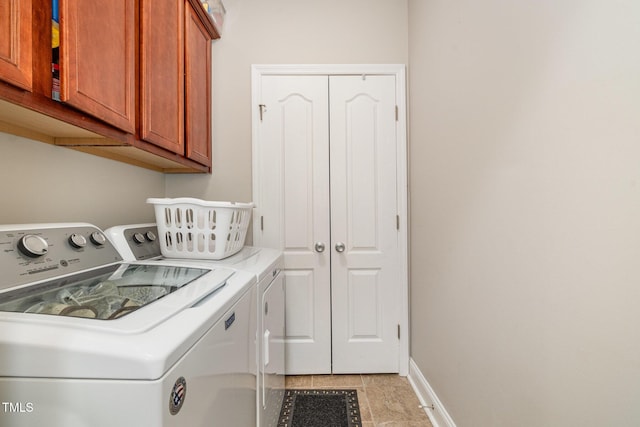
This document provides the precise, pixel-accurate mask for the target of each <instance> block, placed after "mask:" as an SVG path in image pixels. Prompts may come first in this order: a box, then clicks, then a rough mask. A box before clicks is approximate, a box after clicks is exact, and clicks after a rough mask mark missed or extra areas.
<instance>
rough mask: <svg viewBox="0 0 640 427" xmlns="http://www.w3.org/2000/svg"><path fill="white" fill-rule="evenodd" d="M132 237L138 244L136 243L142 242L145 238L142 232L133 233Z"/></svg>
mask: <svg viewBox="0 0 640 427" xmlns="http://www.w3.org/2000/svg"><path fill="white" fill-rule="evenodd" d="M132 239H133V242H134V243H136V244H138V245H141V244H143V243H144V240H145V239H144V234H142V233H134V235H133V237H132Z"/></svg>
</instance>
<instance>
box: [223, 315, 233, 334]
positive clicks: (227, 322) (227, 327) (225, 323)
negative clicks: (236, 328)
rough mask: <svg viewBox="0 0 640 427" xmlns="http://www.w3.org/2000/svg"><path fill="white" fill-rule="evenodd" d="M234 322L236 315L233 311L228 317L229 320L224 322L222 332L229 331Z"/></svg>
mask: <svg viewBox="0 0 640 427" xmlns="http://www.w3.org/2000/svg"><path fill="white" fill-rule="evenodd" d="M235 321H236V313H235V311H234V312H233V313H231V316H229V318H228V319H227V320H225V321H224V330H225V331H226V330H227V329H229V328H230V327H231V325H232V324H233V322H235Z"/></svg>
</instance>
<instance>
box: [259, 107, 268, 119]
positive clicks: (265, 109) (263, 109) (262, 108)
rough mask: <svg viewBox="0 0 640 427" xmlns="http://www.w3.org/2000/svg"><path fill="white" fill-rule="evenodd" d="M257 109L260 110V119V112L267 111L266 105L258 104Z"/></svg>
mask: <svg viewBox="0 0 640 427" xmlns="http://www.w3.org/2000/svg"><path fill="white" fill-rule="evenodd" d="M258 110H260V121H262V114H264V113H265V112H266V111H267V106H266V105H264V104H258Z"/></svg>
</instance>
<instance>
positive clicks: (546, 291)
mask: <svg viewBox="0 0 640 427" xmlns="http://www.w3.org/2000/svg"><path fill="white" fill-rule="evenodd" d="M638 16H640V3H638V2H637V1H632V0H627V1H619V2H614V3H612V2H602V1H598V0H580V1H578V0H559V1H554V2H539V1H517V2H505V1H500V0H486V1H482V2H478V1H474V0H459V1H456V2H450V1H443V0H410V1H409V41H410V49H409V52H410V54H409V60H410V66H409V74H410V78H409V80H410V87H411V91H410V95H409V96H410V110H409V111H410V122H411V125H410V141H411V142H410V149H411V165H410V167H411V177H410V181H411V203H412V209H411V216H412V222H411V230H412V234H411V239H412V245H411V251H412V255H411V263H412V272H411V283H412V285H411V286H412V302H411V303H412V318H411V324H412V328H413V329H412V357H413V359H414V360H415V361H416V362H417V364H418V366H419V367H420V370H421V371H422V373H423V374H424V375H425V376H426V378H427V380H428V381H429V382H430V384H431V385H432V387H433V388H434V389H435V392H436V393H437V395H438V396H439V397H440V399H441V400H442V402H443V404H444V405H445V407H446V408H447V409H448V411H449V413H450V415H451V416H452V417H453V419H454V421H455V422H456V423H457V425H458V426H491V427H496V426H605V425H606V426H637V425H640V405H639V404H638V402H640V340H639V339H638V328H639V325H640V306H639V303H640V116H639V111H640V83H639V82H640V49H638V40H640V25H638Z"/></svg>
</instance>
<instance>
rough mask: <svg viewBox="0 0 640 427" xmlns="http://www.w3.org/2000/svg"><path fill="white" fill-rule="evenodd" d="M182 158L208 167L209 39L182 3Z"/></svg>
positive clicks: (191, 10) (193, 13) (198, 21)
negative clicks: (183, 112) (184, 146)
mask: <svg viewBox="0 0 640 427" xmlns="http://www.w3.org/2000/svg"><path fill="white" fill-rule="evenodd" d="M185 7H186V15H185V29H184V31H185V78H186V81H185V102H186V104H185V109H186V111H185V113H186V122H185V126H186V141H185V144H186V149H187V152H186V156H187V157H188V158H190V159H192V160H195V161H196V162H199V163H202V164H203V165H207V166H211V95H210V94H211V37H210V36H209V34H208V32H207V30H206V29H205V27H204V25H203V24H202V22H201V21H200V18H198V15H197V14H196V12H195V10H193V7H191V4H189V2H186V3H185Z"/></svg>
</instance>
